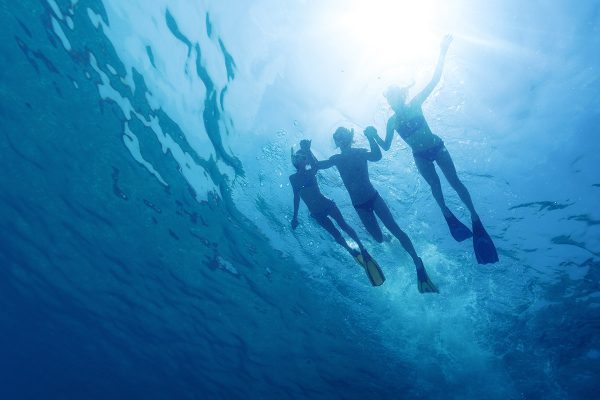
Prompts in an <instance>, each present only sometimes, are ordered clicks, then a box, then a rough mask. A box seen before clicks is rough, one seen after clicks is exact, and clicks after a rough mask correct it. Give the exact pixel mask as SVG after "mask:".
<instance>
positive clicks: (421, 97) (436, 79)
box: [411, 35, 452, 105]
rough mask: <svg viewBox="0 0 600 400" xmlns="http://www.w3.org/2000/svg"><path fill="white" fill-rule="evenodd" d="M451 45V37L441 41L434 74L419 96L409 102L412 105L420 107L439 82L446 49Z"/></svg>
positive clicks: (445, 37) (448, 36)
mask: <svg viewBox="0 0 600 400" xmlns="http://www.w3.org/2000/svg"><path fill="white" fill-rule="evenodd" d="M450 43H452V36H451V35H446V36H444V39H442V44H441V46H440V56H439V57H438V62H437V66H436V67H435V72H434V73H433V77H432V78H431V81H430V82H429V84H428V85H427V86H425V89H423V90H422V91H421V92H420V93H419V94H417V95H416V96H415V97H414V99H413V100H412V101H411V103H412V104H418V105H422V104H423V103H424V102H425V100H427V98H428V97H429V95H430V94H431V92H433V89H435V87H436V86H437V84H438V83H439V82H440V79H441V77H442V71H443V70H444V62H445V61H446V54H447V53H448V47H449V46H450Z"/></svg>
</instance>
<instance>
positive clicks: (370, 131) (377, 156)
mask: <svg viewBox="0 0 600 400" xmlns="http://www.w3.org/2000/svg"><path fill="white" fill-rule="evenodd" d="M364 134H365V136H366V137H367V139H369V145H371V151H369V152H367V160H369V161H379V160H381V149H380V148H379V145H378V144H377V139H375V137H377V138H379V136H378V135H377V129H375V128H373V127H372V126H367V127H366V128H365V130H364ZM388 148H389V147H388Z"/></svg>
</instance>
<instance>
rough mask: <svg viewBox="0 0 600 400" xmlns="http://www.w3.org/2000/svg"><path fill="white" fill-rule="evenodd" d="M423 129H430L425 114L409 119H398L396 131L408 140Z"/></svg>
mask: <svg viewBox="0 0 600 400" xmlns="http://www.w3.org/2000/svg"><path fill="white" fill-rule="evenodd" d="M423 127H428V125H427V121H425V117H424V116H423V114H419V115H417V116H415V117H412V118H408V119H404V118H399V117H396V131H397V132H398V133H399V134H400V137H401V138H402V139H406V138H408V137H409V136H411V135H412V134H413V133H415V132H416V131H418V130H420V129H422V128H423Z"/></svg>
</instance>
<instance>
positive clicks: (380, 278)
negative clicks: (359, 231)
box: [354, 254, 385, 286]
mask: <svg viewBox="0 0 600 400" xmlns="http://www.w3.org/2000/svg"><path fill="white" fill-rule="evenodd" d="M366 258H367V260H366V262H365V259H364V257H363V255H362V254H358V255H356V256H355V257H354V259H355V260H356V262H357V263H359V264H360V265H361V266H362V267H363V268H364V269H365V272H366V273H367V277H368V278H369V281H371V285H373V286H381V285H383V282H385V276H384V275H383V271H382V270H381V268H380V267H379V264H377V261H375V260H374V259H373V257H371V256H370V255H367V257H366Z"/></svg>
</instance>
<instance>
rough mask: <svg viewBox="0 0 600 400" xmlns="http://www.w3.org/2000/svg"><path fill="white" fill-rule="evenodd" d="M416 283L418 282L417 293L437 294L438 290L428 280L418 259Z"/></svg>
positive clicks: (421, 262)
mask: <svg viewBox="0 0 600 400" xmlns="http://www.w3.org/2000/svg"><path fill="white" fill-rule="evenodd" d="M417 281H418V286H417V287H418V289H419V293H439V292H440V291H439V290H438V288H437V287H436V286H435V285H434V284H433V282H431V279H429V275H428V274H427V271H425V266H424V265H423V261H422V260H421V259H420V258H419V261H418V263H417Z"/></svg>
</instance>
